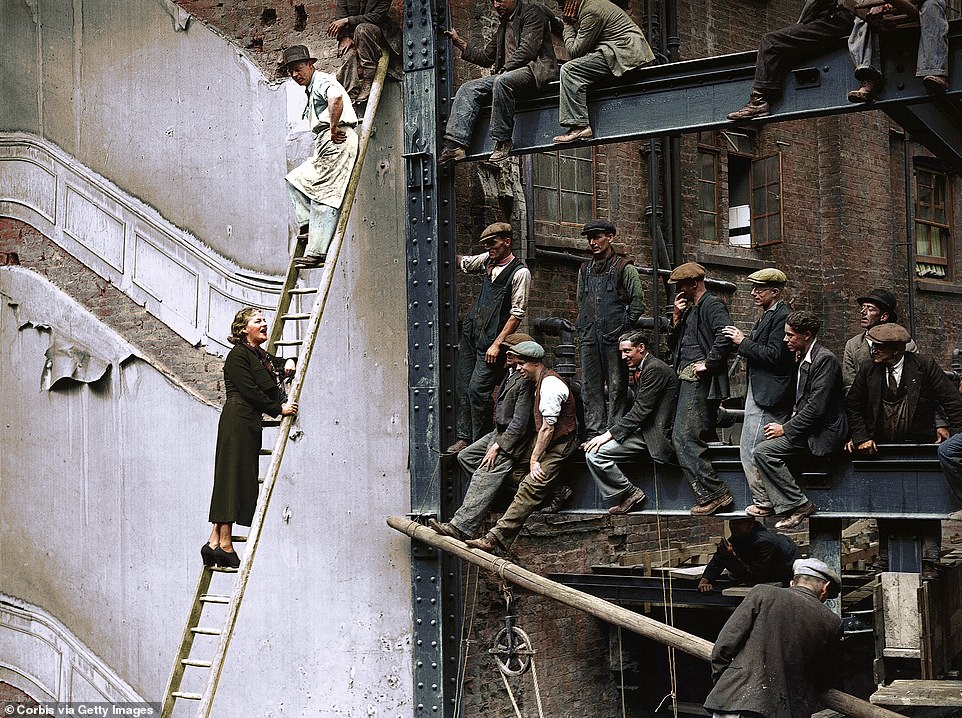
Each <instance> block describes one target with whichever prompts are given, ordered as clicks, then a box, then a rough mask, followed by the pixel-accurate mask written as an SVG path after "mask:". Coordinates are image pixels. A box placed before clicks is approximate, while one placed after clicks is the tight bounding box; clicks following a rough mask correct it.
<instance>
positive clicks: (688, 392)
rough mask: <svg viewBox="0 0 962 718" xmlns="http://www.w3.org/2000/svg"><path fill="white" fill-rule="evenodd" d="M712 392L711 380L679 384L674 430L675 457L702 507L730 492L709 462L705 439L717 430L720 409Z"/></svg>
mask: <svg viewBox="0 0 962 718" xmlns="http://www.w3.org/2000/svg"><path fill="white" fill-rule="evenodd" d="M710 389H711V383H710V382H708V381H679V382H678V404H677V406H676V408H675V424H674V426H673V427H672V430H671V443H672V446H674V447H675V456H676V457H677V458H678V463H679V464H680V465H681V470H682V473H683V474H684V475H685V479H687V480H688V484H689V486H691V490H692V492H694V494H695V498H696V499H697V501H698V503H699V504H707V503H709V502H711V501H714V500H715V499H720V498H721V497H722V496H724V495H725V494H726V493H728V486H726V485H725V482H724V481H722V480H721V479H719V478H718V475H717V474H716V473H715V469H714V467H713V466H712V465H711V462H710V461H709V460H708V442H707V441H706V440H705V437H706V436H707V435H708V432H709V431H711V430H712V428H713V427H714V423H715V413H716V412H717V410H718V407H717V403H716V402H714V401H709V399H708V392H709V390H710Z"/></svg>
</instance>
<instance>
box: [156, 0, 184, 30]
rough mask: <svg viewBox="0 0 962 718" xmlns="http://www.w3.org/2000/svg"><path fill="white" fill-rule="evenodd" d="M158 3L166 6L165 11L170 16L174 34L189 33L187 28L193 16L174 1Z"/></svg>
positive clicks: (162, 0)
mask: <svg viewBox="0 0 962 718" xmlns="http://www.w3.org/2000/svg"><path fill="white" fill-rule="evenodd" d="M158 2H160V4H161V5H163V6H164V10H165V11H166V13H167V14H168V15H170V20H171V23H172V24H173V26H174V32H187V27H188V25H190V21H191V19H192V17H191V14H190V13H189V12H187V11H186V10H184V8H182V7H181V6H180V5H178V4H177V3H175V2H173V0H158Z"/></svg>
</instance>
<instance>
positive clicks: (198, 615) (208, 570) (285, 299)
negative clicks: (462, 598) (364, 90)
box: [161, 52, 388, 718]
mask: <svg viewBox="0 0 962 718" xmlns="http://www.w3.org/2000/svg"><path fill="white" fill-rule="evenodd" d="M387 67H388V54H387V53H386V52H385V53H383V54H382V55H381V61H380V62H379V63H378V66H377V72H376V74H375V77H374V82H373V84H372V87H371V96H370V98H369V100H368V103H367V109H366V112H365V114H364V120H363V125H362V128H361V136H360V139H359V144H358V156H357V161H356V162H355V163H354V169H353V170H352V172H351V177H350V179H349V181H348V185H347V191H346V192H345V195H344V201H343V203H342V204H341V214H340V217H339V218H338V222H337V228H336V229H335V231H334V236H333V238H332V239H331V245H330V247H329V248H328V252H327V261H326V262H325V264H324V265H323V269H322V272H321V278H320V282H319V284H318V286H317V287H297V280H298V275H299V271H300V270H298V269H297V268H296V267H295V266H294V260H295V259H296V258H298V257H300V256H302V255H303V252H304V249H303V247H302V246H301V245H300V243H298V244H297V245H296V247H295V250H294V253H293V256H292V257H291V262H290V264H289V265H288V268H287V276H286V277H285V280H284V286H283V289H282V290H281V296H280V299H279V301H278V304H277V311H276V314H275V317H274V325H273V327H272V328H271V334H270V338H269V340H268V344H267V350H268V351H269V352H270V353H272V354H274V353H275V352H276V351H277V350H278V349H279V348H282V347H286V346H292V347H299V348H300V354H299V355H298V361H297V370H296V372H295V374H294V379H293V381H292V382H291V386H290V391H289V394H288V401H289V402H296V401H298V398H299V397H300V394H301V388H302V386H303V385H304V376H305V374H306V373H307V368H308V365H309V364H310V360H311V354H312V352H313V350H314V342H315V340H316V338H317V333H318V328H319V327H320V323H321V317H322V315H323V314H324V308H325V306H326V305H327V298H328V294H329V293H330V289H331V282H332V280H333V278H334V268H335V266H336V264H337V258H338V256H339V255H340V252H341V245H342V243H343V240H344V234H345V231H346V229H347V223H348V219H349V218H350V214H351V207H352V206H353V204H354V197H355V194H356V193H357V187H358V184H359V182H360V177H361V169H362V167H363V164H364V157H365V155H366V154H367V145H368V141H369V140H370V136H371V128H372V126H373V123H374V117H375V114H376V112H377V107H378V104H379V102H380V99H381V90H382V89H383V85H384V80H385V77H386V76H387ZM304 295H316V296H315V297H314V305H313V308H312V310H311V312H310V313H304V312H291V300H292V299H293V297H296V296H304ZM303 321H306V322H307V328H306V330H305V332H304V334H303V338H301V339H292V340H288V341H283V340H282V339H281V337H282V336H283V335H284V326H285V324H286V323H287V322H303ZM294 419H295V417H293V416H285V417H283V418H282V419H280V420H277V419H269V420H265V421H264V422H263V423H264V426H273V427H277V428H278V432H277V439H276V440H275V442H274V447H273V448H272V449H264V448H262V449H261V455H270V457H271V459H270V464H269V465H268V467H267V472H266V474H265V475H264V477H263V478H262V479H258V481H259V482H260V483H261V492H260V496H259V497H258V500H257V508H256V510H255V512H254V519H253V521H252V523H251V527H250V531H249V532H248V534H247V536H234V537H233V540H234V541H236V542H246V544H247V548H246V550H245V551H244V554H243V556H241V559H240V567H239V568H236V569H233V568H220V567H206V566H205V567H204V568H203V569H202V571H201V574H200V580H199V581H198V582H197V590H196V591H195V593H194V600H193V603H192V604H191V608H190V613H189V615H188V617H187V624H186V626H184V632H183V635H182V637H181V640H180V648H179V650H178V651H177V657H176V658H175V659H174V667H173V670H172V671H171V674H170V679H169V680H168V682H167V689H166V690H165V691H164V703H163V708H162V710H161V716H162V718H171V717H172V716H173V713H174V706H175V705H176V704H177V703H178V701H190V702H195V703H197V706H198V707H197V713H196V714H195V715H196V717H197V718H207V717H208V716H209V715H210V712H211V708H212V707H213V703H214V695H215V693H216V691H217V683H218V681H219V680H220V676H221V673H222V671H223V669H224V661H225V658H226V656H227V648H228V646H229V645H230V640H231V637H232V636H233V633H234V626H235V625H236V623H237V616H238V614H239V612H240V606H241V602H242V601H243V599H244V591H245V590H246V588H247V581H248V579H249V577H250V572H251V567H252V565H253V563H254V556H255V554H256V553H257V545H258V542H259V539H260V535H261V530H262V528H263V526H264V517H265V516H266V514H267V508H268V506H269V505H270V501H271V494H272V493H273V490H274V484H275V482H276V480H277V476H278V472H279V471H280V467H281V461H282V460H283V458H284V449H285V448H286V447H287V442H288V440H289V439H290V438H291V430H292V428H293V426H294ZM221 573H233V574H237V576H236V577H235V579H234V584H233V588H232V590H231V591H230V594H229V595H228V594H212V593H210V592H209V589H210V584H211V580H212V578H213V576H214V574H221ZM208 604H222V605H225V606H227V616H226V618H225V620H224V623H223V625H222V626H220V627H216V626H213V627H211V626H202V625H201V620H202V618H203V613H204V608H205V606H207V605H208ZM197 636H211V637H216V638H217V647H216V648H215V650H214V653H213V655H212V656H209V657H204V658H196V657H193V656H192V653H191V652H192V648H193V645H194V639H195V638H196V637H197ZM188 669H193V670H203V671H206V672H207V678H206V680H205V682H204V688H203V692H201V693H192V692H185V691H182V690H181V683H182V682H183V679H184V674H185V673H186V672H187V670H188Z"/></svg>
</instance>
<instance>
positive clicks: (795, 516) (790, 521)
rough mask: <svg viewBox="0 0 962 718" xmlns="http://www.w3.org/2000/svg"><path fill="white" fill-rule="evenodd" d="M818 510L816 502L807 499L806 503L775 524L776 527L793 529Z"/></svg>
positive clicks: (786, 529)
mask: <svg viewBox="0 0 962 718" xmlns="http://www.w3.org/2000/svg"><path fill="white" fill-rule="evenodd" d="M816 511H817V509H816V508H815V504H813V503H812V502H811V501H806V502H805V503H804V504H802V505H801V506H799V507H798V508H797V509H795V510H794V511H793V512H792V514H791V515H790V516H788V517H786V518H784V519H782V520H781V521H779V522H778V523H777V524H775V528H776V529H778V530H779V531H788V530H789V529H793V528H795V527H796V526H798V525H799V524H800V523H802V521H804V520H805V519H806V518H808V517H809V516H811V515H812V514H814V513H815V512H816Z"/></svg>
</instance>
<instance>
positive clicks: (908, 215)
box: [902, 132, 915, 337]
mask: <svg viewBox="0 0 962 718" xmlns="http://www.w3.org/2000/svg"><path fill="white" fill-rule="evenodd" d="M909 141H910V140H909V133H908V132H906V133H905V135H904V137H903V143H902V147H903V148H904V150H903V159H902V164H903V165H904V167H903V171H904V175H905V239H906V249H907V250H908V251H906V253H905V257H906V262H908V268H907V271H908V280H909V281H908V285H909V286H908V315H909V326H908V330H909V334H911V335H912V336H913V337H914V336H915V218H914V217H913V214H914V213H915V202H914V201H913V191H912V188H913V182H912V152H911V149H910V148H909Z"/></svg>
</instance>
